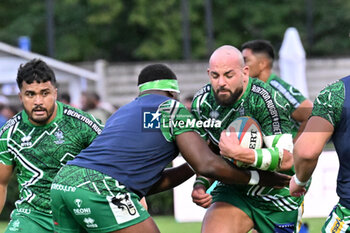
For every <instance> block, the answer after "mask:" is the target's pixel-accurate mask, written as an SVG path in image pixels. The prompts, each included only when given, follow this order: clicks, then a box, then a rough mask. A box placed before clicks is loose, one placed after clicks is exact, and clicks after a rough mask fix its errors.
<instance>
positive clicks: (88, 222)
mask: <svg viewBox="0 0 350 233" xmlns="http://www.w3.org/2000/svg"><path fill="white" fill-rule="evenodd" d="M84 222H85V223H86V227H88V228H97V227H98V225H97V224H96V223H95V219H93V218H90V217H89V218H84Z"/></svg>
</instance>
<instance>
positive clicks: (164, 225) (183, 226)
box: [154, 216, 325, 233]
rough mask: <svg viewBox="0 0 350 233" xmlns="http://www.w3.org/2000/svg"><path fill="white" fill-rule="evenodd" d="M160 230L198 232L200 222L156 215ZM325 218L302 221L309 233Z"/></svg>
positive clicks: (319, 228) (165, 232)
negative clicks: (177, 220)
mask: <svg viewBox="0 0 350 233" xmlns="http://www.w3.org/2000/svg"><path fill="white" fill-rule="evenodd" d="M154 220H155V222H156V223H157V225H158V227H159V229H160V232H164V233H188V232H191V233H199V232H200V229H201V223H199V222H195V223H178V222H176V221H175V219H174V217H173V216H157V217H154ZM324 221H325V218H308V219H305V220H304V222H305V223H307V224H308V225H309V231H310V233H319V232H320V230H321V227H322V225H323V223H324Z"/></svg>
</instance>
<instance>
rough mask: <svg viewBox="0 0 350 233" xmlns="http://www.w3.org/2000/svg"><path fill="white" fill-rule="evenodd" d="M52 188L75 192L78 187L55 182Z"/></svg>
mask: <svg viewBox="0 0 350 233" xmlns="http://www.w3.org/2000/svg"><path fill="white" fill-rule="evenodd" d="M51 189H54V190H59V191H63V192H75V191H76V189H77V188H76V187H72V186H69V185H63V184H55V183H53V184H52V185H51Z"/></svg>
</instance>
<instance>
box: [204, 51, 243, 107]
mask: <svg viewBox="0 0 350 233" xmlns="http://www.w3.org/2000/svg"><path fill="white" fill-rule="evenodd" d="M208 75H209V77H210V83H211V86H212V88H213V92H214V97H215V100H216V102H217V103H218V104H219V105H222V106H231V105H233V104H234V103H235V102H236V101H237V100H238V99H239V98H240V97H241V96H242V94H243V92H244V91H245V89H246V87H247V85H248V82H249V68H248V66H245V65H244V60H243V56H242V54H241V52H240V51H239V50H238V49H237V48H235V47H233V46H230V45H224V46H221V47H220V48H218V49H216V50H215V51H214V53H213V54H212V55H211V57H210V60H209V68H208Z"/></svg>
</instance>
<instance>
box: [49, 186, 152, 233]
mask: <svg viewBox="0 0 350 233" xmlns="http://www.w3.org/2000/svg"><path fill="white" fill-rule="evenodd" d="M124 191H125V192H119V193H116V194H115V195H113V196H109V195H108V196H105V195H102V194H100V193H96V192H92V191H88V190H85V189H82V188H75V189H74V192H64V191H62V190H55V192H58V193H60V194H61V196H62V197H63V202H64V204H65V208H64V210H65V211H67V212H69V213H70V214H71V216H72V219H74V222H75V223H77V224H79V225H80V226H82V227H83V228H84V229H85V230H86V231H88V232H90V231H91V232H113V231H116V230H121V229H124V228H128V227H131V226H133V225H137V224H139V223H141V222H143V221H145V220H146V219H148V218H149V217H150V215H149V214H148V212H147V211H146V210H145V209H144V207H143V206H142V205H141V203H140V202H139V197H138V196H137V195H136V194H134V193H131V192H127V191H126V190H124ZM55 192H54V190H51V194H54V193H55ZM54 208H55V207H54ZM54 211H55V210H54ZM54 216H55V217H56V214H55V215H54ZM61 219H64V222H59V220H58V219H57V223H58V225H57V226H59V227H58V228H57V229H61V230H64V229H67V228H69V227H72V226H73V225H74V224H73V225H71V226H70V225H69V224H70V223H72V222H69V220H68V219H67V218H63V217H62V218H61ZM65 224H66V225H65ZM57 226H56V225H55V227H57ZM55 229H56V228H55Z"/></svg>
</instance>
